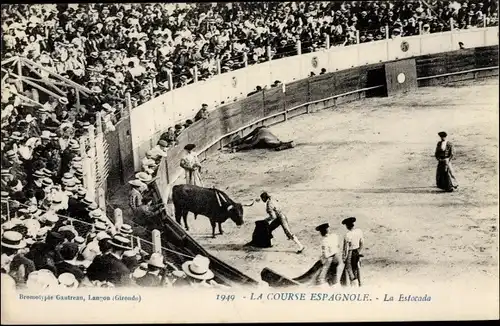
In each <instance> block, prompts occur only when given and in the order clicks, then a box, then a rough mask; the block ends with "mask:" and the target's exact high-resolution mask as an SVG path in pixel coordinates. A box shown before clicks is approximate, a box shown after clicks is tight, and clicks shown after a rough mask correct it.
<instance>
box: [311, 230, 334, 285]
mask: <svg viewBox="0 0 500 326" xmlns="http://www.w3.org/2000/svg"><path fill="white" fill-rule="evenodd" d="M329 227H330V225H329V224H328V223H324V224H321V225H319V226H317V227H316V231H319V232H320V233H321V236H322V239H321V258H320V259H321V262H322V263H323V266H322V267H321V271H320V273H319V274H318V277H317V279H316V284H317V285H324V284H326V283H328V284H329V285H334V284H337V283H338V280H337V278H338V275H340V273H338V268H339V265H340V260H339V257H338V254H339V252H340V249H339V237H338V236H337V235H336V234H334V233H330V232H329V231H328V228H329Z"/></svg>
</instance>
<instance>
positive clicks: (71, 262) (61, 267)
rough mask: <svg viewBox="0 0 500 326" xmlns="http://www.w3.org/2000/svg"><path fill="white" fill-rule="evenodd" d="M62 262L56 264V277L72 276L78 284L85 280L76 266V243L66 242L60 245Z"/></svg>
mask: <svg viewBox="0 0 500 326" xmlns="http://www.w3.org/2000/svg"><path fill="white" fill-rule="evenodd" d="M60 253H61V257H62V259H63V260H62V261H60V262H57V263H56V269H57V273H56V276H57V277H59V275H61V274H64V273H70V274H73V275H74V276H75V278H76V280H77V281H78V282H81V281H82V280H83V279H84V278H85V274H84V273H83V271H82V270H81V269H80V268H79V267H78V266H76V256H77V255H78V245H77V244H76V243H72V242H67V243H65V244H63V245H62V247H61V250H60Z"/></svg>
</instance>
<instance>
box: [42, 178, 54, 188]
mask: <svg viewBox="0 0 500 326" xmlns="http://www.w3.org/2000/svg"><path fill="white" fill-rule="evenodd" d="M42 185H43V186H44V187H49V186H52V185H54V181H52V179H49V178H43V179H42Z"/></svg>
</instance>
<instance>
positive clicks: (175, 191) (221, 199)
mask: <svg viewBox="0 0 500 326" xmlns="http://www.w3.org/2000/svg"><path fill="white" fill-rule="evenodd" d="M172 201H173V204H174V209H175V220H176V221H177V223H179V224H180V225H182V224H181V218H182V219H183V220H184V227H185V228H186V230H187V231H189V226H188V223H187V215H188V213H189V212H192V213H193V214H194V215H195V219H196V217H197V215H203V216H206V217H208V218H209V219H210V224H211V225H212V237H213V238H215V227H216V225H217V224H218V225H219V233H220V234H223V233H224V232H223V231H222V223H224V222H225V221H226V220H227V219H228V218H230V219H231V220H233V222H234V223H235V224H236V225H237V226H241V225H243V207H244V206H252V205H253V204H254V201H253V200H252V202H251V203H250V204H245V205H243V204H241V203H237V202H235V201H233V200H232V199H231V198H229V196H228V195H226V194H225V193H224V192H223V191H221V190H219V189H216V188H203V187H199V186H195V185H188V184H183V185H175V186H173V187H172Z"/></svg>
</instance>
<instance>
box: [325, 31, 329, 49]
mask: <svg viewBox="0 0 500 326" xmlns="http://www.w3.org/2000/svg"><path fill="white" fill-rule="evenodd" d="M325 43H326V49H329V48H330V35H328V34H327V35H326V40H325Z"/></svg>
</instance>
